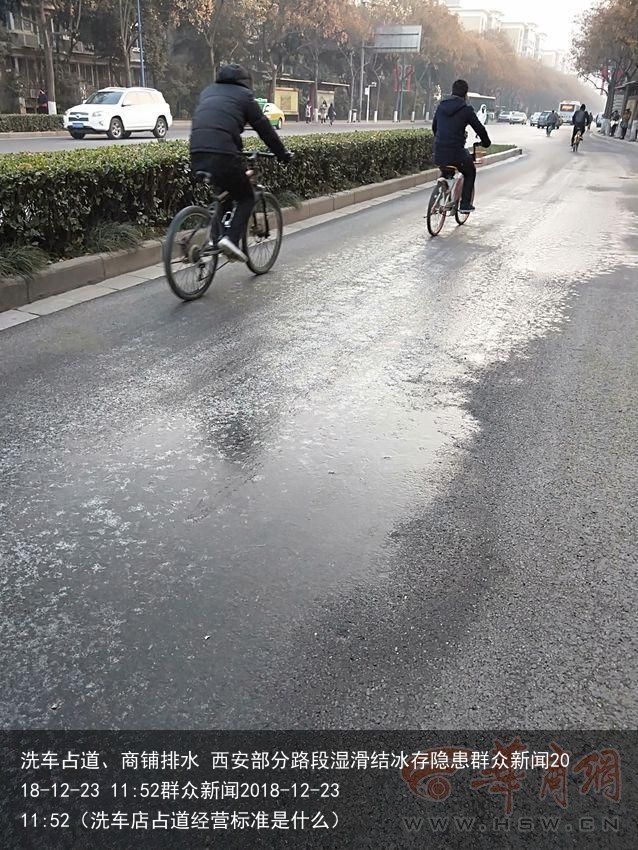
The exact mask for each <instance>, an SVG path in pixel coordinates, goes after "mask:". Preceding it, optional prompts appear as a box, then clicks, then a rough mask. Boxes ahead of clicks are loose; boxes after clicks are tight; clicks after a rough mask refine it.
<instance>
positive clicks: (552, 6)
mask: <svg viewBox="0 0 638 850" xmlns="http://www.w3.org/2000/svg"><path fill="white" fill-rule="evenodd" d="M460 2H461V6H464V7H465V8H466V9H500V10H501V11H503V12H505V15H506V17H507V18H508V19H509V20H511V21H521V20H522V21H532V22H534V23H537V24H538V25H539V26H540V28H541V30H542V31H543V32H546V33H547V46H548V47H551V48H563V49H564V48H567V47H569V45H570V33H571V31H572V28H573V20H574V18H575V17H576V15H579V14H580V13H581V12H583V11H584V10H585V9H588V8H589V7H591V6H593V5H594V0H460Z"/></svg>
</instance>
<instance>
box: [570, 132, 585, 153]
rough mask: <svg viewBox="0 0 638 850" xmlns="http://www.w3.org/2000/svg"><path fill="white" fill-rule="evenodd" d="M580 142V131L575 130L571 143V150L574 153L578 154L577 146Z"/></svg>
mask: <svg viewBox="0 0 638 850" xmlns="http://www.w3.org/2000/svg"><path fill="white" fill-rule="evenodd" d="M582 140H583V134H582V132H581V131H580V130H577V131H576V135H575V136H574V139H573V141H572V150H573V151H574V153H578V146H579V145H580V143H581V142H582Z"/></svg>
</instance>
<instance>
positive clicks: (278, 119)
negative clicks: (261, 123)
mask: <svg viewBox="0 0 638 850" xmlns="http://www.w3.org/2000/svg"><path fill="white" fill-rule="evenodd" d="M257 103H258V104H259V105H260V106H261V108H262V110H263V112H264V115H265V116H266V118H267V119H268V120H269V121H270V123H271V124H272V126H273V127H276V128H277V130H281V128H282V127H283V126H284V123H285V121H286V116H285V115H284V113H283V112H282V111H281V109H280V108H279V107H278V106H277V104H276V103H270V102H269V101H267V100H264V99H263V98H261V97H258V98H257Z"/></svg>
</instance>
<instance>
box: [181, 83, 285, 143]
mask: <svg viewBox="0 0 638 850" xmlns="http://www.w3.org/2000/svg"><path fill="white" fill-rule="evenodd" d="M224 71H225V72H226V73H224ZM224 71H222V73H221V75H220V77H218V82H216V83H213V84H212V85H210V86H208V88H207V89H204V91H203V92H202V93H201V95H200V98H199V103H198V105H197V109H196V110H195V115H194V116H193V125H192V129H191V138H190V149H191V153H226V154H235V155H237V154H239V153H241V151H242V148H243V144H242V139H241V134H242V133H243V131H244V128H245V126H246V124H250V126H251V127H252V128H253V130H255V131H256V132H257V133H258V134H259V137H260V138H261V140H262V141H263V142H264V144H266V145H268V147H269V148H270V150H271V151H272V152H273V153H274V154H276V155H277V156H278V157H279V159H286V156H287V154H286V148H285V147H284V146H283V143H282V141H281V139H280V138H279V136H278V135H277V133H276V132H275V131H274V130H273V128H272V127H271V126H270V122H269V121H268V119H267V118H266V116H265V115H264V113H263V112H262V109H261V107H260V106H259V104H258V103H257V101H256V100H255V96H254V94H253V93H252V91H251V90H250V89H249V88H248V87H247V86H246V85H245V84H244V83H243V82H240V81H238V80H237V79H236V78H235V77H234V75H233V73H232V71H231V70H230V69H224Z"/></svg>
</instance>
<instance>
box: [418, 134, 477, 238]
mask: <svg viewBox="0 0 638 850" xmlns="http://www.w3.org/2000/svg"><path fill="white" fill-rule="evenodd" d="M477 147H478V145H473V147H472V159H473V160H474V161H475V162H476V159H477V155H476V148H477ZM463 183H464V179H463V175H462V174H461V172H460V171H459V170H458V168H457V167H456V166H454V165H442V166H441V176H440V177H439V179H438V180H437V181H436V186H435V187H434V189H433V190H432V194H431V195H430V200H429V202H428V212H427V216H426V221H427V226H428V231H429V233H430V236H438V235H439V233H440V232H441V230H442V229H443V225H444V224H445V219H446V217H447V214H448V213H452V212H453V213H454V218H455V219H456V223H457V224H458V225H459V226H461V225H463V224H465V222H466V221H467V220H468V218H469V217H470V215H471V213H469V212H468V213H463V212H461V210H460V203H461V195H462V193H463ZM472 201H474V192H472Z"/></svg>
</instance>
